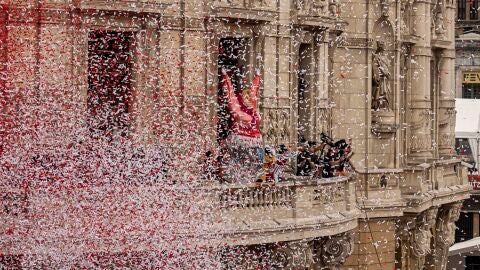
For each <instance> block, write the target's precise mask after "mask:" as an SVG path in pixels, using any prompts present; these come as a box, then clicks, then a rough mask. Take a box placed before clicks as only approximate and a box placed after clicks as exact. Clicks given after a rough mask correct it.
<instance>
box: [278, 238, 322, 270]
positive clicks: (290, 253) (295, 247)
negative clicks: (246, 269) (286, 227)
mask: <svg viewBox="0 0 480 270" xmlns="http://www.w3.org/2000/svg"><path fill="white" fill-rule="evenodd" d="M271 260H272V266H274V267H275V269H287V270H288V269H305V268H306V267H308V266H309V265H310V263H311V262H312V260H313V259H312V250H311V247H310V244H309V243H308V242H304V241H293V242H288V243H286V244H285V245H280V246H278V247H277V248H276V249H275V250H274V251H273V253H272V257H271Z"/></svg>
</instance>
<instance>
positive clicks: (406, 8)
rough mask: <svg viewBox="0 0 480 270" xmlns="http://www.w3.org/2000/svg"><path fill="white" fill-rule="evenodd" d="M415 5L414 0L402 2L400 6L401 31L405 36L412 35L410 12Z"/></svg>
mask: <svg viewBox="0 0 480 270" xmlns="http://www.w3.org/2000/svg"><path fill="white" fill-rule="evenodd" d="M412 5H413V0H402V1H401V5H400V12H401V15H400V16H401V20H400V30H401V32H402V34H403V35H410V25H409V21H410V20H409V18H410V10H411V7H412Z"/></svg>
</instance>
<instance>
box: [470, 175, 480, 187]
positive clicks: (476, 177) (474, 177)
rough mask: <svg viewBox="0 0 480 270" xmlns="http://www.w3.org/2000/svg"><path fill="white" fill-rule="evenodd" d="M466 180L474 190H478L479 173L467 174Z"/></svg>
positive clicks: (479, 185)
mask: <svg viewBox="0 0 480 270" xmlns="http://www.w3.org/2000/svg"><path fill="white" fill-rule="evenodd" d="M468 182H470V185H472V187H473V189H474V190H480V175H469V176H468Z"/></svg>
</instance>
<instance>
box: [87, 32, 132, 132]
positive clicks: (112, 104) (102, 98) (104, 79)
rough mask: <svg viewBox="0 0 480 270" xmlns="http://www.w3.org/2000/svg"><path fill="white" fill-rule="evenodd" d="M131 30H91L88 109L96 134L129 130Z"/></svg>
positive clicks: (89, 38)
mask: <svg viewBox="0 0 480 270" xmlns="http://www.w3.org/2000/svg"><path fill="white" fill-rule="evenodd" d="M132 39H133V34H132V32H114V31H92V32H90V33H89V36H88V109H89V112H90V114H91V122H90V127H91V130H92V131H93V132H94V133H96V134H101V135H107V136H112V135H121V136H125V135H126V134H127V132H128V123H129V121H128V118H129V111H130V100H131V95H132V93H131V85H132V82H131V79H132V51H133V50H132Z"/></svg>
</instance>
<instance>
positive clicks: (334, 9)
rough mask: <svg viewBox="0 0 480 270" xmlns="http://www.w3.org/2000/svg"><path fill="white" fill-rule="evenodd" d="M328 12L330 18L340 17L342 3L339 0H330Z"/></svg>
mask: <svg viewBox="0 0 480 270" xmlns="http://www.w3.org/2000/svg"><path fill="white" fill-rule="evenodd" d="M328 11H329V12H330V16H332V17H335V18H336V17H338V16H339V15H340V2H339V1H338V0H330V1H329V3H328Z"/></svg>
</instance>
